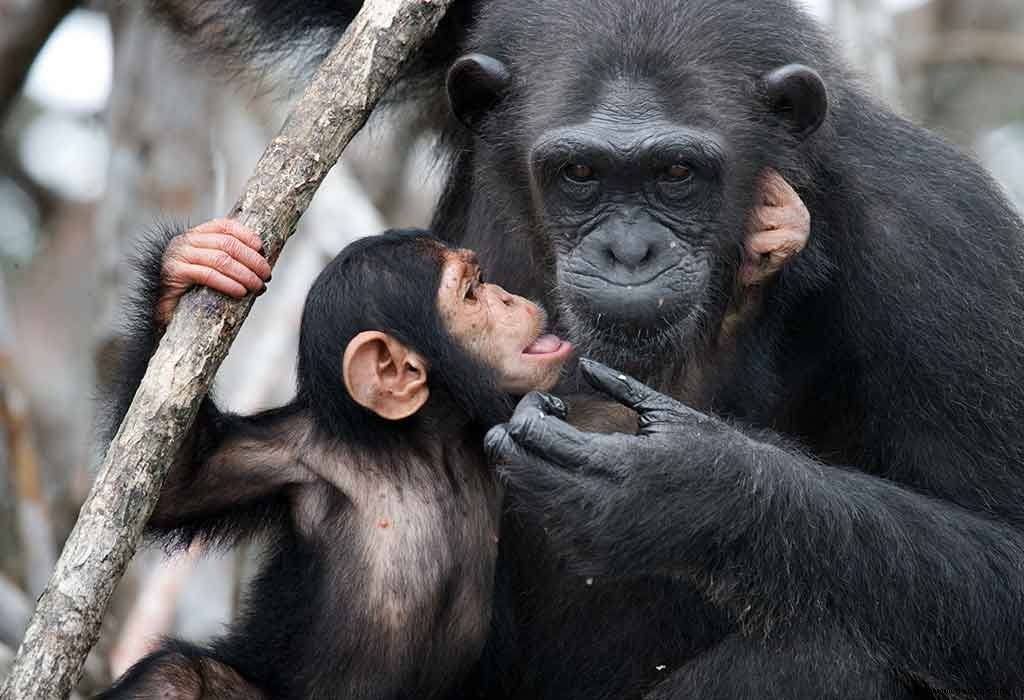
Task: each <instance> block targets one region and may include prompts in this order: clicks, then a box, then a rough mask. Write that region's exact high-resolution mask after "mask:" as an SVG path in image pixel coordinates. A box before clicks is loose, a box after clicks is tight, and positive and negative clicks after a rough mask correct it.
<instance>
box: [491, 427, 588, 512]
mask: <svg viewBox="0 0 1024 700" xmlns="http://www.w3.org/2000/svg"><path fill="white" fill-rule="evenodd" d="M484 449H485V451H486V454H487V456H488V460H489V461H490V462H491V463H492V464H495V465H496V470H497V473H498V476H499V477H500V478H501V479H502V481H504V482H505V483H506V484H508V485H509V486H510V487H512V488H515V489H516V490H517V491H518V492H519V493H520V494H521V495H520V497H519V498H518V499H517V500H519V501H522V500H523V498H526V499H528V500H530V501H531V502H532V504H533V505H534V506H536V507H537V511H538V515H539V516H541V517H550V515H551V513H552V512H561V511H562V510H563V509H562V508H561V507H559V505H558V503H557V502H560V501H565V500H567V499H572V500H577V501H578V500H579V496H580V495H583V494H589V493H591V491H592V488H593V487H592V486H591V485H590V484H589V483H588V481H587V479H586V478H584V477H582V476H580V475H579V474H578V473H575V472H571V471H566V470H564V469H561V468H560V467H558V466H555V465H553V464H551V463H550V462H548V461H547V460H546V459H544V458H543V457H541V456H539V455H535V454H533V453H531V452H530V451H528V450H526V449H523V448H522V447H521V446H519V445H517V444H516V442H515V440H513V439H512V436H511V435H510V434H509V433H508V430H507V429H506V428H505V426H501V425H499V426H497V427H494V428H491V429H490V430H489V431H488V432H487V435H486V437H485V438H484Z"/></svg>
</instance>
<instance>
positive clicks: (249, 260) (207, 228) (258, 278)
mask: <svg viewBox="0 0 1024 700" xmlns="http://www.w3.org/2000/svg"><path fill="white" fill-rule="evenodd" d="M262 249H263V244H262V242H261V241H260V237H259V236H257V235H256V234H255V233H253V232H252V231H251V230H250V229H248V228H246V227H245V226H243V225H242V224H240V223H238V222H237V221H233V220H231V219H214V220H213V221H207V222H206V223H204V224H200V225H199V226H196V227H195V228H193V229H189V230H188V231H186V232H185V233H182V234H181V235H179V236H175V237H174V239H172V240H171V242H170V243H169V244H168V246H167V250H166V251H165V252H164V259H163V265H162V268H161V271H160V278H161V283H162V286H161V291H160V299H159V300H158V301H157V304H156V316H157V320H158V321H159V322H160V323H161V324H163V325H166V324H167V323H168V322H169V321H170V320H171V316H172V315H173V314H174V309H175V308H177V306H178V301H179V300H180V299H181V297H182V295H184V294H185V292H187V291H188V290H189V289H191V288H192V287H194V286H196V285H201V286H203V287H209V288H210V289H214V290H216V291H218V292H222V293H224V294H227V295H228V296H229V297H234V298H235V299H241V298H242V297H244V296H245V295H246V294H261V293H262V292H263V291H264V290H265V289H266V283H267V282H269V281H270V263H268V262H267V260H266V258H264V257H263V255H262V252H261V251H262Z"/></svg>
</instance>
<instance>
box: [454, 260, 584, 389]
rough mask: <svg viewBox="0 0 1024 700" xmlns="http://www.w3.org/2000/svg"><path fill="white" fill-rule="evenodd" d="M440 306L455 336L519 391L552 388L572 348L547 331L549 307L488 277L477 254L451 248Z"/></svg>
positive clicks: (500, 383) (502, 381)
mask: <svg viewBox="0 0 1024 700" xmlns="http://www.w3.org/2000/svg"><path fill="white" fill-rule="evenodd" d="M437 308H438V312H439V313H440V316H441V320H442V322H443V323H444V325H445V327H446V328H447V329H448V332H449V334H451V336H452V338H453V339H454V340H455V342H456V343H458V345H459V346H460V347H462V348H463V349H464V350H465V351H466V352H468V353H469V354H470V355H472V356H473V358H474V359H476V361H477V362H480V363H481V364H483V365H485V366H487V367H490V368H492V369H493V370H494V371H495V373H496V376H497V381H498V388H500V389H501V390H502V391H507V392H509V393H513V394H525V393H527V392H529V391H534V390H541V391H546V390H548V389H551V388H552V387H553V386H554V385H555V383H556V382H557V381H558V375H559V372H560V370H561V368H562V365H563V364H565V361H566V360H567V359H568V358H569V354H570V353H571V352H572V346H571V345H570V344H569V343H568V342H566V341H564V340H562V339H560V338H558V337H557V336H554V335H551V334H545V333H544V330H545V328H544V326H545V324H546V322H547V318H546V315H545V314H544V311H543V309H541V308H540V307H539V306H537V305H536V304H534V303H533V302H531V301H529V300H527V299H524V298H523V297H520V296H516V295H515V294H509V293H508V292H506V291H505V290H504V289H502V288H501V287H499V286H498V285H496V284H488V283H486V282H484V281H483V279H482V277H481V274H480V265H479V263H478V262H477V259H476V255H475V254H474V253H473V252H471V251H468V250H453V249H446V250H445V252H444V263H443V267H442V271H441V284H440V286H439V288H438V290H437Z"/></svg>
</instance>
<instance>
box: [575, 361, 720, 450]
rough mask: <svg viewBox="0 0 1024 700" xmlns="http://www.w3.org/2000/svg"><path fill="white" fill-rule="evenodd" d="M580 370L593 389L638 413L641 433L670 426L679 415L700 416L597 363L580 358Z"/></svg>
mask: <svg viewBox="0 0 1024 700" xmlns="http://www.w3.org/2000/svg"><path fill="white" fill-rule="evenodd" d="M580 369H581V370H582V371H583V376H584V377H585V378H586V380H587V381H588V382H590V385H591V386H592V387H594V388H595V389H597V390H598V391H601V392H603V393H605V394H607V395H608V396H610V397H611V398H613V399H615V400H616V401H618V402H619V403H621V404H622V405H624V406H627V407H629V408H631V409H633V410H634V411H636V412H637V414H638V415H639V417H640V432H641V433H644V432H646V431H649V430H650V429H651V428H653V427H655V426H656V424H658V423H661V422H672V421H673V419H678V417H679V416H682V415H690V414H692V415H694V416H699V415H700V414H698V413H697V412H696V411H694V410H693V409H691V408H689V407H688V406H686V405H684V404H681V403H679V402H678V401H676V400H675V399H673V398H671V397H669V396H665V395H664V394H662V393H661V392H658V391H655V390H654V389H652V388H650V387H649V386H647V385H646V384H643V383H641V382H638V381H637V380H635V379H633V378H632V377H627V376H626V375H625V374H622V373H621V372H616V371H615V370H613V369H611V368H610V367H606V366H605V365H603V364H601V363H600V362H595V361H594V360H591V359H587V358H583V359H581V360H580Z"/></svg>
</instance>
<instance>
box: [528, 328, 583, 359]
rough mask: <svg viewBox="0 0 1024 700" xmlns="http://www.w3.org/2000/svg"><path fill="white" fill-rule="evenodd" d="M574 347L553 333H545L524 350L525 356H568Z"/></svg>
mask: <svg viewBox="0 0 1024 700" xmlns="http://www.w3.org/2000/svg"><path fill="white" fill-rule="evenodd" d="M570 350H572V345H571V344H570V343H569V342H568V341H565V340H562V339H561V338H559V337H558V336H557V335H555V334H553V333H544V334H542V335H539V336H538V337H536V338H535V339H534V340H533V341H532V342H531V343H530V344H529V345H527V346H526V347H525V348H524V349H523V354H524V355H529V356H531V357H551V356H554V355H561V354H568V353H569V351H570Z"/></svg>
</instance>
